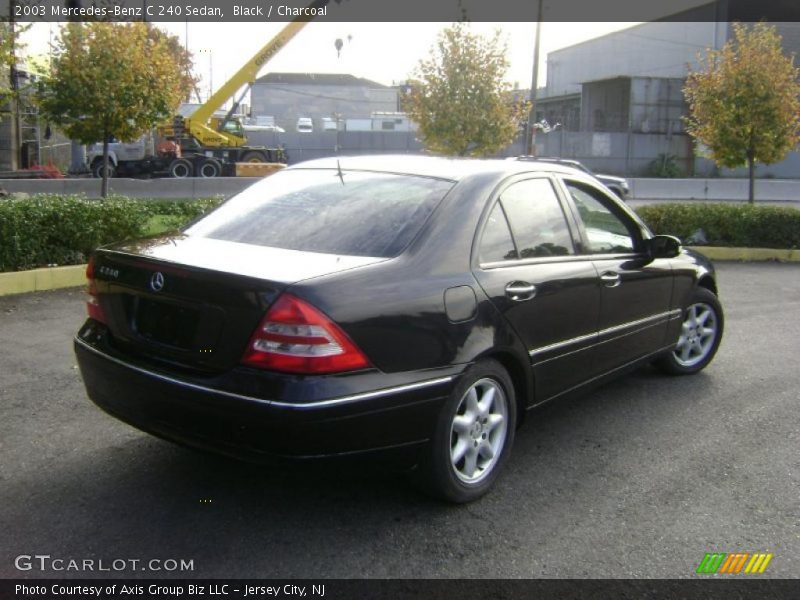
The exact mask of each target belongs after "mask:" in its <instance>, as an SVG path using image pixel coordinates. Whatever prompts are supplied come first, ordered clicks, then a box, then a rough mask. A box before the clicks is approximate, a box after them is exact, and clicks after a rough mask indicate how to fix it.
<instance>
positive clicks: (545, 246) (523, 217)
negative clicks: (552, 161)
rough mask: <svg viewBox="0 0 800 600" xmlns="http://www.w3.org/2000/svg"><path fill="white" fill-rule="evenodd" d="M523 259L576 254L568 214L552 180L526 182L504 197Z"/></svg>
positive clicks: (508, 190)
mask: <svg viewBox="0 0 800 600" xmlns="http://www.w3.org/2000/svg"><path fill="white" fill-rule="evenodd" d="M500 202H501V203H502V205H503V208H504V209H505V212H506V215H507V217H508V222H509V224H510V225H511V231H512V233H513V234H514V241H516V243H517V251H518V252H519V257H520V258H535V257H546V256H565V255H568V254H573V252H574V250H573V246H572V237H571V236H570V232H569V228H568V227H567V221H566V218H565V217H564V212H563V211H562V210H561V204H560V203H559V201H558V197H557V196H556V193H555V191H554V190H553V186H552V185H551V183H550V180H549V179H526V180H525V181H520V182H518V183H514V184H512V185H510V186H509V187H507V188H506V189H505V190H504V191H503V193H502V194H501V196H500Z"/></svg>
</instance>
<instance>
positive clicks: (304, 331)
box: [242, 294, 369, 374]
mask: <svg viewBox="0 0 800 600" xmlns="http://www.w3.org/2000/svg"><path fill="white" fill-rule="evenodd" d="M242 363H243V364H245V365H248V366H251V367H258V368H260V369H270V370H273V371H284V372H288V373H303V374H317V373H338V372H341V371H353V370H356V369H363V368H365V367H368V366H369V361H368V360H367V357H366V356H364V353H363V352H361V350H359V349H358V347H357V346H356V345H355V344H354V343H353V342H352V340H350V338H349V337H347V334H346V333H345V332H344V331H342V330H341V328H340V327H339V326H338V325H336V323H334V322H333V321H331V320H330V319H329V318H328V317H326V316H325V315H324V314H322V313H321V312H320V311H318V310H317V309H316V308H314V307H313V306H311V305H310V304H309V303H308V302H304V301H303V300H300V299H299V298H297V297H295V296H292V295H291V294H283V295H281V296H280V297H279V298H278V300H276V301H275V303H274V304H273V305H272V306H271V307H270V309H269V310H268V311H267V314H266V315H265V316H264V318H263V319H262V320H261V323H260V324H259V326H258V328H257V329H256V331H255V333H254V334H253V336H252V337H251V338H250V343H249V344H248V346H247V351H246V352H245V354H244V357H243V358H242Z"/></svg>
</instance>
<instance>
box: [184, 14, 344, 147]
mask: <svg viewBox="0 0 800 600" xmlns="http://www.w3.org/2000/svg"><path fill="white" fill-rule="evenodd" d="M337 1H339V0H337ZM329 2H330V0H315V1H314V2H312V3H311V4H309V5H308V6H307V7H306V10H305V14H306V15H311V16H300V17H297V18H296V19H294V20H293V21H291V22H289V23H288V24H287V25H286V26H285V27H284V28H283V29H281V31H280V32H279V33H278V34H277V35H276V36H275V37H273V38H272V39H271V40H269V41H268V42H267V43H266V44H265V45H264V47H263V48H261V49H260V50H259V51H258V52H257V53H256V54H255V55H254V56H253V57H252V58H251V59H250V60H249V61H247V62H246V63H245V64H244V66H242V68H241V69H239V70H238V71H237V72H236V73H235V74H234V75H233V76H232V77H231V78H230V79H228V81H226V82H225V84H224V85H223V86H222V87H220V88H219V89H218V90H217V91H216V92H214V94H212V96H211V97H210V98H209V99H208V100H207V101H206V102H205V103H203V104H202V105H200V106H199V107H198V108H197V109H195V110H194V111H193V112H192V113H191V114H190V115H188V116H186V117H178V118H176V125H178V126H179V128H180V129H182V130H183V135H188V136H191V137H192V138H194V139H195V140H197V143H198V144H199V145H200V146H206V147H212V148H223V147H225V148H236V147H244V146H245V144H247V137H246V136H245V133H244V129H243V128H242V126H241V123H240V122H239V121H238V120H232V114H233V112H234V110H235V109H236V107H237V105H238V101H237V102H235V103H234V106H233V108H232V109H231V110H230V111H229V112H228V114H227V115H226V116H225V118H219V117H215V116H214V113H215V112H216V111H217V110H219V109H220V108H221V107H222V106H223V105H224V104H225V103H226V102H227V101H228V100H229V99H231V98H233V97H234V95H235V94H236V92H237V90H239V89H240V88H242V86H245V85H247V86H250V85H252V84H253V82H254V81H255V79H256V77H257V76H258V73H259V71H260V70H261V69H262V67H263V66H264V65H265V64H267V63H268V62H269V61H270V60H272V58H273V57H274V56H275V55H276V54H277V53H278V52H280V51H281V49H283V47H284V46H286V44H287V43H289V41H291V39H292V38H293V37H294V36H296V35H297V34H298V33H299V32H300V31H301V30H302V29H303V28H304V27H305V26H306V25H308V23H309V21H311V20H312V19H313V18H314V17H313V15H314V14H317V13H318V12H319V11H320V10H322V9H324V7H325V6H326V5H327V4H328V3H329ZM176 129H177V128H176ZM180 133H181V132H180V131H179V130H176V131H175V134H177V135H179V136H180Z"/></svg>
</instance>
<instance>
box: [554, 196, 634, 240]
mask: <svg viewBox="0 0 800 600" xmlns="http://www.w3.org/2000/svg"><path fill="white" fill-rule="evenodd" d="M564 183H565V184H566V186H567V189H568V190H569V193H570V194H571V195H572V199H573V200H574V201H575V206H576V207H577V208H578V214H579V215H580V218H581V220H582V221H583V225H584V229H585V230H586V238H587V240H586V241H587V244H586V245H587V250H588V252H589V253H590V254H629V253H632V252H634V248H635V242H634V237H633V235H632V234H631V231H630V230H629V229H628V227H627V226H626V225H625V223H624V222H623V221H622V219H620V218H619V217H618V216H617V215H615V214H614V213H613V212H611V210H610V209H609V208H608V207H607V206H606V202H603V201H601V196H600V192H598V191H596V190H594V189H592V188H591V187H589V186H585V185H582V184H580V183H576V182H572V181H565V182H564Z"/></svg>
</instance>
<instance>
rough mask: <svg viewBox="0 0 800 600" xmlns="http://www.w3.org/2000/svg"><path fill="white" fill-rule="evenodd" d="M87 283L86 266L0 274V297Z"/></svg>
mask: <svg viewBox="0 0 800 600" xmlns="http://www.w3.org/2000/svg"><path fill="white" fill-rule="evenodd" d="M85 283H86V265H70V266H68V267H48V268H46V269H33V270H31V271H14V272H11V273H0V296H8V295H10V294H25V293H27V292H41V291H44V290H56V289H59V288H68V287H77V286H79V285H83V284H85Z"/></svg>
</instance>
